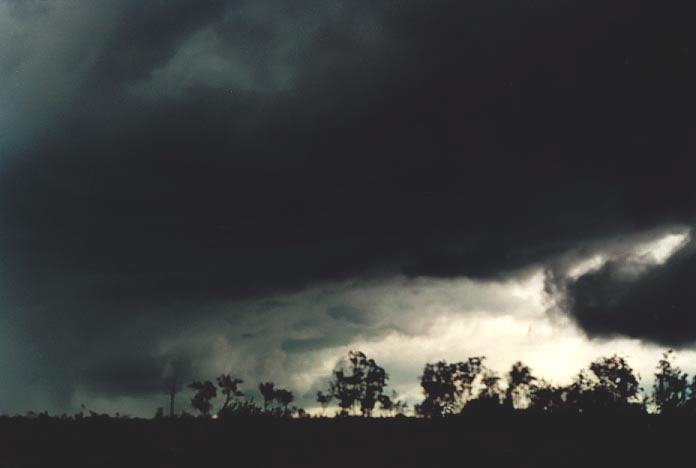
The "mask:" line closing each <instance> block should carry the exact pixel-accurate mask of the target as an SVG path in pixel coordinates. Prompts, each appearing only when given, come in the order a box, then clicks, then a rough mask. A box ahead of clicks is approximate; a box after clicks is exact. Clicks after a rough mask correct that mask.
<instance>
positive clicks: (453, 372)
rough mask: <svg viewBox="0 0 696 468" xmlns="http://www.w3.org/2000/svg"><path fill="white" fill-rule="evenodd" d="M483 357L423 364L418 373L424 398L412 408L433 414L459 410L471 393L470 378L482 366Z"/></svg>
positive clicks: (478, 371) (474, 377) (422, 412)
mask: <svg viewBox="0 0 696 468" xmlns="http://www.w3.org/2000/svg"><path fill="white" fill-rule="evenodd" d="M483 360H484V358H483V357H471V358H469V359H468V360H467V361H465V362H457V363H452V364H448V363H447V362H445V361H439V362H437V363H435V364H431V363H428V364H426V365H425V368H424V369H423V375H421V387H422V388H423V393H424V394H425V398H424V400H423V402H422V403H421V404H419V405H417V406H416V412H417V413H418V414H420V415H421V416H424V417H428V418H435V417H441V416H446V415H448V414H453V413H455V412H458V411H459V410H461V408H462V406H463V405H464V403H466V401H467V400H468V399H469V398H470V397H471V395H472V391H473V385H474V381H475V380H476V378H477V377H478V376H479V375H480V374H481V371H482V369H483V364H482V363H483Z"/></svg>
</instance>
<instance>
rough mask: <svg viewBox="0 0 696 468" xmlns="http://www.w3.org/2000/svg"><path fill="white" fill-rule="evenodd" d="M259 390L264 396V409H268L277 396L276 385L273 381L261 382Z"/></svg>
mask: <svg viewBox="0 0 696 468" xmlns="http://www.w3.org/2000/svg"><path fill="white" fill-rule="evenodd" d="M259 392H261V397H262V398H263V409H264V410H267V409H268V407H269V405H271V403H273V400H274V399H275V397H276V393H275V385H274V384H273V382H264V383H260V384H259Z"/></svg>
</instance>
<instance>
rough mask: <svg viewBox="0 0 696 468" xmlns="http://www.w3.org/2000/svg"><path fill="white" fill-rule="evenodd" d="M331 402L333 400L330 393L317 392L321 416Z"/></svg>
mask: <svg viewBox="0 0 696 468" xmlns="http://www.w3.org/2000/svg"><path fill="white" fill-rule="evenodd" d="M331 400H333V397H332V396H331V394H330V393H323V392H322V391H321V390H320V391H318V392H317V402H319V404H320V405H321V412H322V414H323V413H324V411H326V407H327V406H329V404H330V403H331Z"/></svg>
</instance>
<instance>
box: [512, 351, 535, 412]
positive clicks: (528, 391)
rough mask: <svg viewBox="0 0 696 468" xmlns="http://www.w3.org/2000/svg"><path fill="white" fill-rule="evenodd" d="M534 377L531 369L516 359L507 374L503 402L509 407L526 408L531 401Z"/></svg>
mask: <svg viewBox="0 0 696 468" xmlns="http://www.w3.org/2000/svg"><path fill="white" fill-rule="evenodd" d="M535 382H536V377H534V376H533V375H532V371H531V369H530V368H529V367H528V366H526V365H524V364H523V363H522V362H520V361H517V362H516V363H514V364H513V365H512V368H511V369H510V372H508V375H507V388H506V389H505V404H506V405H507V406H508V407H509V408H514V409H521V408H526V407H527V406H529V405H530V404H531V402H532V398H533V396H532V393H533V392H534V389H535V385H534V384H535Z"/></svg>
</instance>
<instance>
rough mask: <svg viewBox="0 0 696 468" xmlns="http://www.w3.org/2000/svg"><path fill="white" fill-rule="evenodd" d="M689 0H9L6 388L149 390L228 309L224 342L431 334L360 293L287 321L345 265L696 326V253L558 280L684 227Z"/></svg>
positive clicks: (4, 140)
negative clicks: (277, 301)
mask: <svg viewBox="0 0 696 468" xmlns="http://www.w3.org/2000/svg"><path fill="white" fill-rule="evenodd" d="M692 10H693V6H692V5H691V4H690V3H689V2H686V1H677V2H673V3H671V6H670V8H667V7H664V8H663V7H656V6H655V5H654V4H653V2H644V1H632V2H629V1H623V0H612V1H609V2H606V1H599V0H590V1H567V2H558V1H555V0H541V1H539V0H534V1H531V0H523V1H518V0H515V1H511V0H495V1H467V2H461V1H454V0H436V1H427V2H426V1H419V0H410V1H403V2H394V1H391V0H379V1H374V2H369V3H365V4H360V5H358V4H356V3H355V2H348V1H345V0H330V1H319V0H301V1H297V2H285V1H281V0H260V1H245V0H228V1H224V0H220V1H217V0H216V1H208V2H203V3H201V2H194V1H192V0H191V1H189V0H176V1H169V2H159V1H153V2H146V1H141V0H131V1H116V0H107V1H103V2H98V4H97V3H95V2H87V1H63V0H57V1H52V2H44V1H38V0H0V326H2V330H1V331H0V335H1V336H0V338H1V340H2V341H1V342H0V348H2V349H12V350H14V351H13V353H14V356H16V358H14V357H13V358H12V359H11V360H12V361H13V362H9V361H10V360H9V358H8V362H7V367H6V368H7V369H9V370H8V372H9V373H10V375H11V376H12V377H13V380H14V381H17V382H26V385H25V387H22V388H20V386H19V384H18V386H17V387H12V388H11V389H7V390H3V391H5V392H7V393H6V395H8V396H7V397H4V398H6V399H10V400H13V401H14V399H15V398H17V399H19V398H20V397H21V398H24V399H25V400H27V401H28V402H23V403H22V404H19V403H17V405H16V406H17V407H24V406H26V405H32V404H34V402H35V401H44V400H42V398H44V397H42V396H37V397H36V399H35V400H33V399H32V398H34V397H33V396H32V394H33V393H32V392H33V391H34V390H35V389H38V388H43V389H48V390H46V392H48V393H49V394H50V395H51V398H52V400H53V401H54V403H52V404H53V405H54V406H55V407H56V408H61V407H67V406H68V405H70V404H73V403H74V401H75V398H76V396H75V395H76V394H83V393H84V394H90V393H91V394H95V395H102V396H103V395H108V396H112V397H117V396H118V397H123V398H137V397H146V396H148V395H149V396H152V395H154V394H156V393H157V392H159V391H160V390H159V386H160V385H161V377H162V374H163V372H165V370H164V369H165V368H168V366H177V368H178V369H179V372H180V373H181V374H182V375H186V376H193V375H198V374H200V373H201V372H203V371H206V368H205V366H207V365H208V364H205V362H207V361H206V360H207V359H208V358H209V357H210V356H212V355H216V356H217V355H220V354H219V353H217V352H215V353H212V352H211V350H210V349H209V346H212V345H210V344H205V343H208V342H211V343H212V342H215V340H214V339H213V338H211V335H210V333H209V332H210V330H211V329H213V328H215V327H220V325H219V323H220V322H221V321H224V322H225V323H228V322H229V324H230V325H229V328H228V327H222V328H220V329H224V330H226V333H227V334H228V335H229V336H231V337H235V339H234V340H232V341H229V340H227V339H226V340H224V341H222V342H220V343H224V345H223V344H221V345H220V346H222V349H223V350H225V352H229V353H228V354H230V355H232V354H234V352H236V351H235V350H241V349H245V346H246V344H247V343H252V342H253V343H262V342H264V341H263V340H264V338H263V337H264V336H272V337H273V338H272V340H273V346H270V345H269V346H268V348H267V349H273V350H275V351H274V352H281V353H288V354H289V355H292V354H293V353H294V354H297V355H302V353H305V354H307V353H310V354H311V352H313V351H315V350H321V349H328V348H335V347H340V346H348V345H350V344H351V343H355V342H356V340H357V339H358V337H366V336H368V335H369V334H370V332H368V330H373V329H374V328H375V324H381V323H387V324H388V325H383V326H377V327H376V330H377V331H375V332H374V333H376V334H377V335H379V336H384V335H380V334H384V333H387V332H388V331H389V330H391V331H398V332H399V333H405V334H411V335H417V334H418V333H419V332H422V330H424V328H420V326H421V325H422V326H423V327H426V328H427V324H428V323H429V322H428V320H426V319H424V320H425V321H424V322H423V323H420V322H418V321H417V320H416V321H415V322H414V321H413V320H411V319H409V318H408V317H404V318H399V317H400V316H399V317H392V315H393V314H398V306H399V304H393V305H392V307H393V309H391V308H390V309H388V310H387V309H379V310H376V309H375V308H373V307H372V306H370V305H364V304H363V305H360V306H358V305H356V304H355V303H354V301H336V303H332V304H327V305H326V306H325V307H323V308H320V309H321V314H319V315H317V316H314V315H312V314H308V315H306V316H303V320H305V321H306V322H307V325H306V329H303V330H305V333H304V334H303V333H296V332H297V330H295V328H293V329H292V330H289V329H288V330H285V329H284V328H282V325H281V324H286V323H289V322H287V320H289V319H288V317H291V316H293V313H294V312H293V310H304V309H310V310H311V309H312V307H313V306H312V305H311V304H312V301H314V300H315V299H310V298H311V294H309V293H307V291H318V292H317V294H319V295H321V294H322V293H321V291H325V290H327V291H328V290H330V288H331V286H330V285H336V284H344V282H347V283H346V284H352V285H354V289H355V291H356V294H362V293H361V292H360V291H364V288H363V286H361V285H363V284H365V283H366V282H367V283H370V282H371V281H393V280H394V278H405V279H404V281H406V282H407V283H408V281H410V280H415V281H417V280H418V279H419V278H427V277H430V278H441V279H442V281H445V282H446V281H448V280H449V279H453V280H456V279H458V278H460V277H467V278H471V279H474V280H477V281H482V282H483V283H486V282H487V281H492V282H495V281H508V280H511V281H512V280H514V279H515V278H520V277H522V276H525V275H527V274H529V272H530V271H532V270H534V269H539V268H547V269H548V271H554V272H555V274H556V275H557V276H556V277H555V278H554V279H553V280H550V281H548V282H547V284H548V285H549V286H550V285H553V284H555V287H556V292H558V293H563V294H565V295H567V297H566V296H564V299H563V300H561V302H562V303H563V305H565V306H566V308H567V309H568V310H569V311H570V312H572V315H573V316H574V317H575V318H576V319H577V323H578V324H580V325H581V326H582V327H583V328H584V329H585V330H586V331H587V332H588V333H590V334H591V335H606V334H627V335H629V336H633V337H636V338H644V339H648V340H656V341H658V342H660V343H668V344H684V343H688V342H690V341H692V337H691V336H690V335H689V334H688V333H687V332H686V331H685V330H686V329H687V328H686V327H684V325H685V324H688V323H689V322H688V321H689V319H688V314H685V313H682V311H688V310H689V307H690V305H692V304H693V301H692V297H691V295H690V294H689V293H688V290H689V289H688V288H685V287H684V285H686V284H687V282H688V273H689V272H690V271H691V269H692V267H691V266H689V265H691V263H693V261H692V260H690V259H691V253H690V252H691V248H690V247H689V248H685V249H683V250H681V251H680V252H679V254H677V255H675V256H674V257H672V258H670V260H668V261H667V263H664V264H662V265H658V266H654V265H653V266H651V267H649V268H647V267H646V268H647V269H646V271H644V272H641V273H640V274H634V275H628V276H627V275H626V272H625V271H624V270H625V268H624V267H625V266H626V265H625V260H623V259H620V260H611V261H610V262H608V263H602V266H601V268H600V269H598V270H593V271H589V272H586V273H585V274H582V275H580V276H579V277H573V276H572V275H571V276H568V275H569V271H570V269H571V266H572V265H576V264H577V263H581V260H587V258H591V257H592V255H594V253H592V254H590V253H591V252H595V251H597V252H598V251H599V250H601V249H600V248H599V247H598V246H603V247H602V249H604V250H602V251H603V252H604V254H605V255H607V252H609V251H610V250H611V251H612V252H614V254H612V255H614V257H617V256H618V253H617V252H619V251H620V250H621V249H624V250H626V249H629V250H630V249H631V248H632V246H633V245H634V239H635V238H636V236H641V235H645V234H644V233H656V232H660V233H662V232H664V231H665V230H668V229H672V228H673V227H674V226H680V228H681V229H687V228H688V227H689V226H691V225H692V224H693V222H694V215H695V214H696V213H695V212H694V211H695V210H694V205H693V203H692V202H693V200H694V196H695V195H696V193H694V188H693V187H694V185H693V184H692V183H691V180H690V177H691V174H692V173H693V170H694V169H695V167H694V164H695V163H694V159H693V158H691V157H689V155H690V154H691V152H692V151H693V149H694V148H693V139H692V137H691V135H692V133H693V132H691V131H690V130H691V125H692V123H693V122H692V120H691V119H690V118H689V117H688V115H689V112H690V110H691V109H692V108H693V105H694V103H693V96H692V95H693V93H691V83H692V81H693V80H692V77H691V75H690V70H691V69H692V66H693V53H694V50H696V48H694V45H695V44H694V32H693V28H692V27H691V25H690V23H689V21H688V18H691V17H692V13H693V11H692ZM650 235H652V234H650ZM609 256H611V255H609ZM614 257H612V258H614ZM617 258H618V257H617ZM617 262H618V263H617ZM407 287H413V284H411V283H408V284H407V285H404V288H407ZM614 290H617V291H618V293H617V294H616V295H614V293H613V292H612V291H614ZM649 291H654V293H651V294H650V298H651V299H650V300H648V299H647V295H648V294H649ZM668 292H672V294H668ZM303 293H304V294H308V295H307V296H306V297H305V296H302V297H304V298H305V299H303V301H300V303H299V304H295V305H292V306H287V307H286V306H278V305H274V303H272V300H271V299H269V298H275V297H280V296H282V297H284V296H283V295H292V294H303ZM392 293H393V294H398V293H395V292H392ZM392 293H387V292H385V294H392ZM326 294H328V292H327V293H326ZM566 299H567V300H566ZM453 300H459V299H456V298H453ZM269 301H270V302H269ZM304 301H308V302H304ZM663 301H666V302H667V303H668V304H669V305H668V306H666V307H660V306H661V305H662V304H664V303H665V302H663ZM358 302H359V301H358ZM250 304H253V305H250ZM636 304H640V305H641V306H642V308H641V309H640V310H644V311H646V312H645V313H642V312H640V313H636V315H635V316H634V313H633V312H632V311H633V310H634V309H635V308H636ZM501 307H502V306H501ZM656 308H661V309H662V310H665V312H664V314H666V315H664V316H661V317H662V318H660V319H655V318H654V316H653V315H651V314H653V313H654V312H653V310H655V309H656ZM495 309H496V307H488V308H486V310H488V311H489V312H490V311H494V310H495ZM436 315H437V314H436ZM390 317H391V318H390ZM254 321H256V322H254ZM211 323H212V324H217V325H210V327H211V328H206V326H208V325H204V324H211ZM250 323H257V325H256V326H255V327H249V329H246V328H245V327H247V326H248V325H249V324H250ZM407 323H418V324H420V325H419V326H418V327H416V328H414V329H409V325H407ZM296 326H298V327H299V325H296ZM277 327H280V331H279V330H278V329H277ZM300 328H301V327H300ZM268 329H274V330H275V331H274V332H273V333H272V334H270V335H265V333H267V332H266V330H268ZM206 330H207V331H206ZM204 337H208V338H204ZM269 339H270V338H269ZM206 340H208V341H206ZM176 343H179V344H178V345H176V346H175V344H176ZM187 343H188V344H187ZM269 343H270V342H269ZM258 349H261V348H254V351H253V353H257V352H258ZM249 352H250V353H251V352H252V351H251V350H250V351H249ZM254 355H255V356H256V354H254ZM268 359H269V362H273V361H274V359H275V358H273V357H269V358H268ZM318 359H319V358H318ZM327 359H328V358H327ZM14 361H19V362H21V363H22V365H18V364H16V362H14ZM232 362H233V359H232V358H231V357H230V363H232ZM234 362H235V363H236V365H237V366H238V367H239V368H240V369H243V368H244V366H245V365H251V364H245V362H247V361H246V360H245V359H242V358H239V360H238V361H234ZM248 362H257V359H256V358H254V359H249V360H248ZM259 362H260V361H259ZM254 365H255V364H254ZM288 365H290V364H288ZM218 367H220V366H218ZM325 367H326V366H324V367H322V368H323V369H324V368H325ZM289 368H291V367H288V368H285V370H284V371H283V370H276V371H275V374H274V372H268V373H260V374H259V375H268V376H269V378H270V376H273V375H279V376H282V372H286V371H287V369H289ZM216 369H217V368H216ZM249 373H250V375H251V371H249ZM315 377H316V376H315ZM278 378H280V377H278ZM309 380H311V379H309V378H308V381H309ZM37 391H38V390H37ZM17 401H19V400H17ZM47 404H48V403H47Z"/></svg>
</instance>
